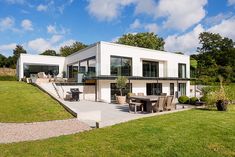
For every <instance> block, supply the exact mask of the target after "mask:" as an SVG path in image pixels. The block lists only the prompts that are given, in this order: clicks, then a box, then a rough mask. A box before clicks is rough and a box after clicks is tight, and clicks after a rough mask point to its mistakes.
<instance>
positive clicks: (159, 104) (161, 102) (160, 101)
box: [152, 97, 166, 112]
mask: <svg viewBox="0 0 235 157" xmlns="http://www.w3.org/2000/svg"><path fill="white" fill-rule="evenodd" d="M165 99H166V98H165V97H159V98H158V101H157V102H156V103H155V104H154V105H153V106H152V108H153V112H162V111H163V109H164V102H165Z"/></svg>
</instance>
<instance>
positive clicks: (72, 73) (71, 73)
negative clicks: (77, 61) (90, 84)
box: [68, 65, 78, 79]
mask: <svg viewBox="0 0 235 157" xmlns="http://www.w3.org/2000/svg"><path fill="white" fill-rule="evenodd" d="M77 75H78V66H73V65H70V66H68V78H75V79H77Z"/></svg>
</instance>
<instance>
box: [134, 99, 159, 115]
mask: <svg viewBox="0 0 235 157" xmlns="http://www.w3.org/2000/svg"><path fill="white" fill-rule="evenodd" d="M158 97H159V96H157V95H147V96H131V97H130V98H131V99H135V100H139V101H144V102H146V111H147V112H149V113H152V103H153V102H157V101H158Z"/></svg>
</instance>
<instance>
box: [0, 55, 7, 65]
mask: <svg viewBox="0 0 235 157" xmlns="http://www.w3.org/2000/svg"><path fill="white" fill-rule="evenodd" d="M6 60H7V58H6V57H5V56H4V55H2V54H0V67H5V66H6Z"/></svg>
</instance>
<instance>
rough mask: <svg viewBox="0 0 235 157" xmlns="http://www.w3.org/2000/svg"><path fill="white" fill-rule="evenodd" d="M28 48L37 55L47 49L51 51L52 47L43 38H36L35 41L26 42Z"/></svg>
mask: <svg viewBox="0 0 235 157" xmlns="http://www.w3.org/2000/svg"><path fill="white" fill-rule="evenodd" d="M27 46H28V48H29V49H32V50H33V51H36V52H37V53H41V52H43V51H45V50H47V49H51V48H52V45H51V43H50V42H49V41H47V40H46V39H43V38H37V39H35V40H31V41H29V42H28V45H27Z"/></svg>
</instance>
